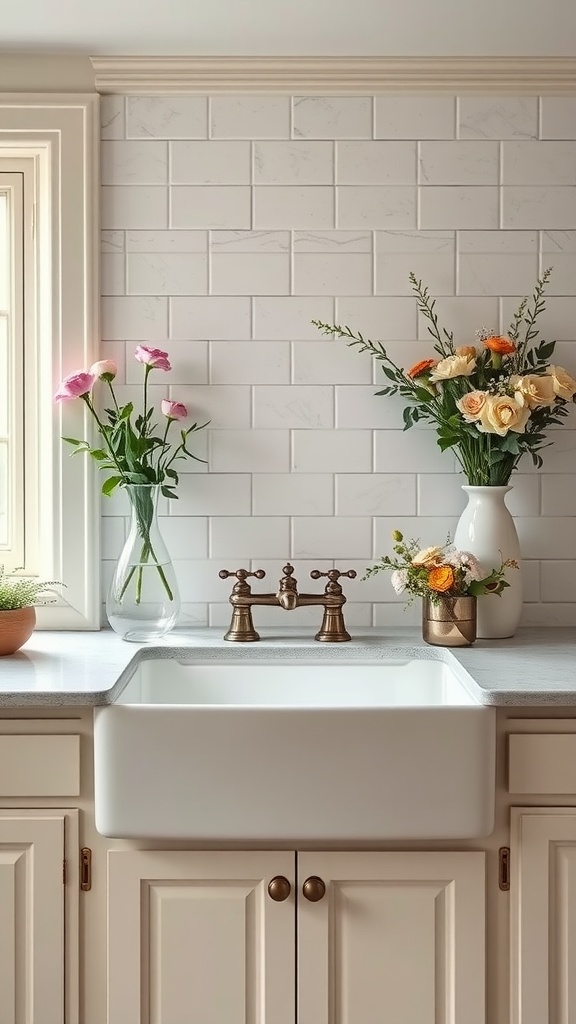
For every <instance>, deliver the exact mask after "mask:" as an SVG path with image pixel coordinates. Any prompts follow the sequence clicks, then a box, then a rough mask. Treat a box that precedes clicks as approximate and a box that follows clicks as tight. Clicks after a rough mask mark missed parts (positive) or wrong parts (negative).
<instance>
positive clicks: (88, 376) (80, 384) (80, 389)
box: [54, 370, 96, 402]
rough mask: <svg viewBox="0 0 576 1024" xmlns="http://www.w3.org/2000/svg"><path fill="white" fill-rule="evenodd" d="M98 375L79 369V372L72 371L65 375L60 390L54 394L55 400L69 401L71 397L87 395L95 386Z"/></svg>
mask: <svg viewBox="0 0 576 1024" xmlns="http://www.w3.org/2000/svg"><path fill="white" fill-rule="evenodd" d="M95 380H96V377H95V376H94V374H93V373H86V372H85V371H84V370H79V371H78V373H71V374H69V376H68V377H64V380H63V381H62V383H61V385H60V387H59V388H58V391H57V392H56V394H55V395H54V401H55V402H67V401H68V399H70V398H81V397H82V395H87V394H88V392H89V391H91V390H92V388H93V386H94V381H95Z"/></svg>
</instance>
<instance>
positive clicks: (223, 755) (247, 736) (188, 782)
mask: <svg viewBox="0 0 576 1024" xmlns="http://www.w3.org/2000/svg"><path fill="white" fill-rule="evenodd" d="M210 653H211V656H212V658H215V655H216V654H217V655H219V657H218V659H217V660H209V657H210V656H209V657H206V656H205V657H204V658H202V657H201V656H200V654H199V652H198V651H195V652H194V656H193V657H188V656H186V655H184V656H181V657H180V658H179V659H176V658H153V659H151V660H145V661H142V662H140V664H139V665H138V666H137V668H136V669H135V671H134V673H133V675H132V676H131V678H130V679H129V680H128V682H127V684H126V686H125V688H124V689H123V690H122V692H121V693H120V696H119V697H118V698H117V700H116V702H115V703H114V704H112V705H109V706H107V707H101V708H97V709H95V712H94V714H95V733H94V745H95V753H94V757H95V787H96V827H97V829H98V831H99V832H100V833H102V834H103V835H106V836H110V837H116V838H126V839H130V838H150V839H180V840H196V841H202V842H205V841H226V842H242V841H254V840H258V841H271V842H278V841H283V842H284V841H286V842H290V843H293V842H297V841H298V840H302V841H304V840H340V841H346V840H388V839H390V840H394V839H404V840H409V839H462V838H471V837H479V836H484V835H487V834H488V833H489V832H491V831H492V828H493V823H494V785H495V718H494V714H495V713H494V709H493V708H489V707H485V706H482V705H481V704H479V703H478V702H477V700H476V698H475V696H474V686H473V683H472V681H471V680H470V677H469V676H468V675H467V673H466V672H465V671H464V670H463V669H462V668H461V667H460V666H459V665H458V664H457V663H456V662H455V660H454V661H453V662H452V663H450V664H446V663H444V662H443V661H440V660H433V659H428V658H421V659H413V660H405V661H386V660H383V659H366V658H363V659H362V660H360V659H358V660H357V661H354V660H351V659H350V658H346V659H344V660H338V661H336V660H335V661H326V660H325V659H323V658H322V659H321V658H318V659H317V660H314V658H313V657H308V656H307V657H306V658H305V660H303V659H302V658H301V657H300V658H299V659H296V660H291V659H290V657H289V652H288V654H287V652H286V651H284V652H283V657H282V656H281V655H280V654H279V655H278V656H277V657H276V658H274V659H270V660H260V659H259V660H254V661H251V660H250V659H247V658H246V656H245V655H244V656H243V657H241V658H240V657H234V656H229V657H221V654H222V652H220V651H218V652H214V651H212V652H210Z"/></svg>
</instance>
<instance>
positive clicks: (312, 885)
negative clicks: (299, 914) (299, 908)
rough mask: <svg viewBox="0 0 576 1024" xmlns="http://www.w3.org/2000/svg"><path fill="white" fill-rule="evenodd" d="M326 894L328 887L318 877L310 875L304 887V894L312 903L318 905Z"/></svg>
mask: <svg viewBox="0 0 576 1024" xmlns="http://www.w3.org/2000/svg"><path fill="white" fill-rule="evenodd" d="M325 892H326V886H325V884H324V882H323V881H322V879H321V878H318V875H310V878H307V879H306V881H305V882H304V884H303V886H302V894H303V895H304V897H305V898H306V899H307V900H310V903H318V900H321V899H322V897H323V896H324V893H325Z"/></svg>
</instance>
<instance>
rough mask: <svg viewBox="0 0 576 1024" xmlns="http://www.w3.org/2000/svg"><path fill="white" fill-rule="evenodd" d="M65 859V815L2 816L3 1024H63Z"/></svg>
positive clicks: (0, 995) (0, 935) (0, 942)
mask: <svg viewBox="0 0 576 1024" xmlns="http://www.w3.org/2000/svg"><path fill="white" fill-rule="evenodd" d="M3 815H6V812H3ZM63 860H64V818H63V817H56V816H55V817H38V818H32V817H21V818H20V817H16V816H15V815H14V816H12V817H7V816H0V1024H30V1022H31V1021H33V1022H34V1024H63V1021H64V886H63V878H62V870H63Z"/></svg>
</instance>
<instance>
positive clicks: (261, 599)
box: [218, 562, 356, 643]
mask: <svg viewBox="0 0 576 1024" xmlns="http://www.w3.org/2000/svg"><path fill="white" fill-rule="evenodd" d="M282 571H283V573H284V575H283V576H282V578H281V580H280V582H279V584H278V590H277V592H276V593H275V594H272V593H270V594H253V593H252V589H251V586H250V584H249V583H247V582H246V581H247V579H248V578H249V577H250V576H253V577H254V578H255V579H258V580H262V579H264V577H265V576H266V573H265V572H264V570H263V569H257V570H256V571H255V572H249V571H248V570H247V569H237V570H236V571H235V572H229V571H228V569H221V570H220V572H219V574H218V575H219V576H220V579H222V580H225V579H228V577H230V576H233V577H235V578H236V583H235V584H234V586H233V588H232V593H231V594H230V598H229V600H230V604H231V605H232V608H233V612H232V621H231V623H230V628H229V630H228V632H227V633H226V634H225V636H224V639H225V640H232V641H235V642H237V643H238V642H240V643H247V642H250V641H254V640H259V639H260V636H259V635H258V633H257V632H256V630H255V629H254V623H253V621H252V606H253V605H278V607H279V608H283V609H284V610H285V611H288V612H290V611H293V610H294V608H303V607H306V606H307V605H322V606H323V607H324V617H323V619H322V625H321V627H320V629H319V631H318V632H317V633H316V636H315V637H314V639H315V640H321V641H325V642H326V643H340V642H341V641H343V640H350V639H351V636H350V634H349V632H348V631H347V629H346V626H345V625H344V614H343V611H342V608H343V606H344V604H345V603H346V597H345V596H344V594H343V592H342V587H341V585H340V583H339V582H338V581H339V579H340V577H341V576H347V577H348V579H351V580H353V579H354V578H355V577H356V571H355V569H349V570H348V571H347V572H341V571H340V570H339V569H329V570H328V572H320V571H319V570H318V569H314V570H313V571H312V572H311V573H310V577H311V579H313V580H318V579H320V578H322V577H326V578H327V580H328V582H327V583H326V586H325V588H324V592H323V593H321V594H300V593H299V592H298V581H297V580H296V579H295V577H294V566H293V565H290V563H289V562H288V564H287V565H285V566H284V568H283V570H282Z"/></svg>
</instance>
